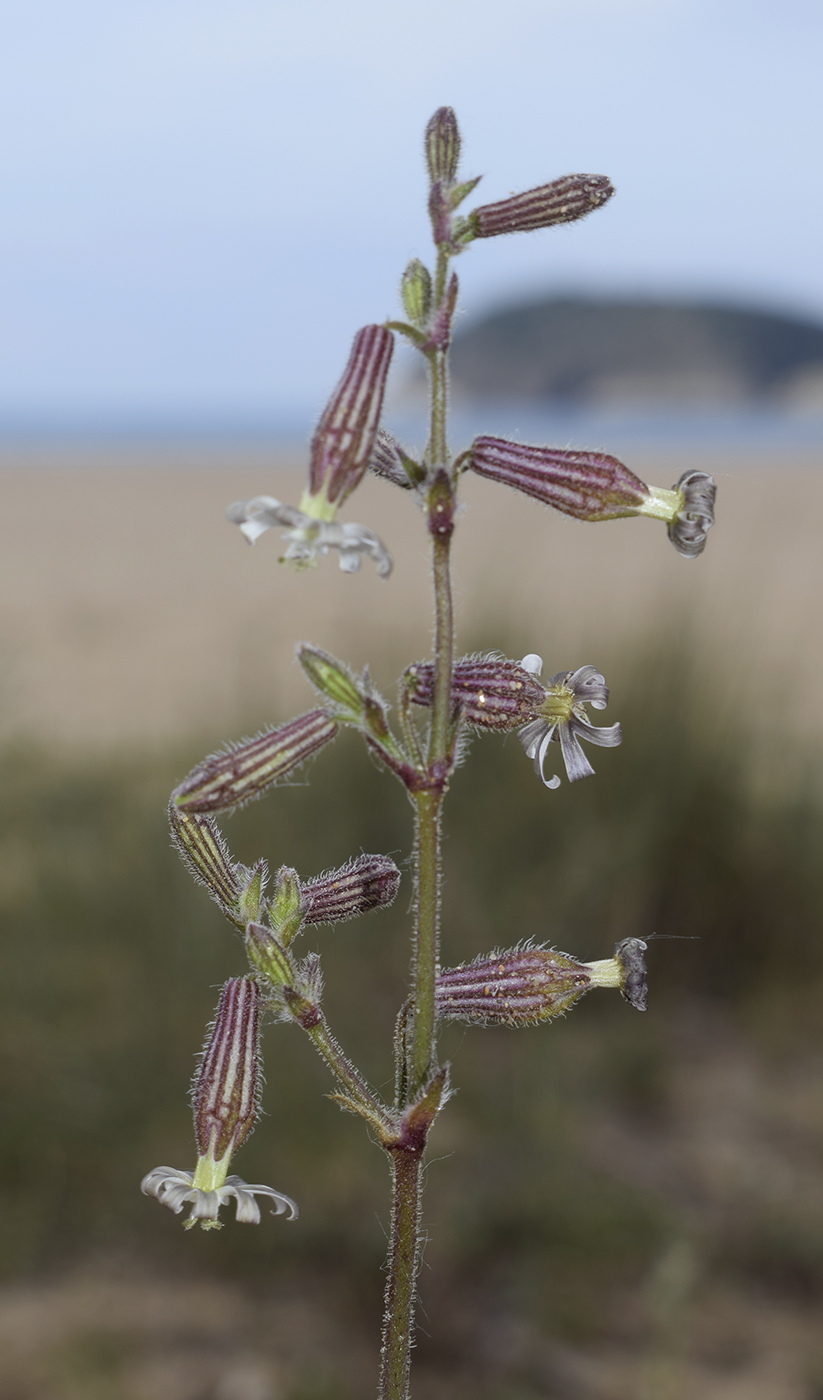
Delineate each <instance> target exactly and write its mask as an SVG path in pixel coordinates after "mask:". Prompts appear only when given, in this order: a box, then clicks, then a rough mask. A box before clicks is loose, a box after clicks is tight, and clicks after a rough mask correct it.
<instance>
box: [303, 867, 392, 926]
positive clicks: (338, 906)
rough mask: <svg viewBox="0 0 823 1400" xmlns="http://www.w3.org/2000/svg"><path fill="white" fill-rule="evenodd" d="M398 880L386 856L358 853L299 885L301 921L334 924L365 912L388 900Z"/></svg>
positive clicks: (385, 903)
mask: <svg viewBox="0 0 823 1400" xmlns="http://www.w3.org/2000/svg"><path fill="white" fill-rule="evenodd" d="M399 884H400V871H399V870H398V868H397V866H396V865H395V863H394V861H393V860H389V857H388V856H378V855H375V856H358V857H357V859H356V860H351V861H349V863H348V865H344V866H341V868H340V869H339V870H330V871H328V872H327V873H326V874H325V875H318V876H317V878H316V879H314V880H309V881H307V882H306V883H305V884H304V885H303V890H302V906H303V918H304V921H305V922H306V923H307V924H336V923H342V921H343V920H344V919H353V918H356V916H357V915H358V914H367V913H368V911H369V910H370V909H378V908H381V907H383V906H385V905H387V904H391V903H392V901H393V899H394V897H395V895H396V894H397V888H398V885H399Z"/></svg>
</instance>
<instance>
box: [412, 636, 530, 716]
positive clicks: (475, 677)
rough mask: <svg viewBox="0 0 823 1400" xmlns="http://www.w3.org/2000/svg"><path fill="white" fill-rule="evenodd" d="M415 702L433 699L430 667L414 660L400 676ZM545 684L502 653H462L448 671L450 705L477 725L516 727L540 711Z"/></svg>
mask: <svg viewBox="0 0 823 1400" xmlns="http://www.w3.org/2000/svg"><path fill="white" fill-rule="evenodd" d="M403 684H404V686H405V687H406V688H407V690H408V693H409V696H410V698H411V699H412V700H413V701H414V703H415V704H416V705H426V706H430V705H432V704H433V702H434V667H433V665H432V663H431V662H430V661H418V662H416V663H415V665H414V666H410V667H409V668H408V670H407V671H406V672H405V674H404V677H403ZM545 695H546V691H545V687H544V686H542V685H541V684H540V682H539V681H538V680H537V678H536V677H535V676H534V675H532V674H531V673H530V672H529V671H527V670H525V669H524V668H523V667H522V666H520V665H519V664H518V663H517V662H516V661H509V660H507V658H506V657H504V656H495V655H493V654H492V655H488V656H464V657H462V658H461V659H460V660H459V661H458V662H457V663H456V664H455V667H454V672H453V675H452V705H453V707H454V709H455V710H457V709H458V708H459V709H460V710H461V711H462V713H463V716H464V718H465V719H466V721H467V722H468V723H469V724H471V725H474V726H475V727H476V728H478V729H496V730H508V729H519V728H520V726H521V725H524V724H528V723H529V722H530V721H531V720H534V719H536V718H537V716H538V715H539V714H540V706H541V704H542V703H543V701H544V699H545Z"/></svg>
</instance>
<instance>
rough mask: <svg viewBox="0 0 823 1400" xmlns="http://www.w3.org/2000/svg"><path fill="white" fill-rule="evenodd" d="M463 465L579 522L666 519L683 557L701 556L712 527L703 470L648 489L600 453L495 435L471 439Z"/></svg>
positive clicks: (710, 491) (710, 489) (710, 484)
mask: <svg viewBox="0 0 823 1400" xmlns="http://www.w3.org/2000/svg"><path fill="white" fill-rule="evenodd" d="M466 466H467V468H470V469H471V470H472V471H474V472H477V474H478V476H485V477H488V478H489V480H490V481H499V482H502V484H503V485H504V486H512V487H513V488H514V489H515V490H516V491H522V492H523V493H524V495H526V496H532V497H533V498H534V499H535V500H536V501H542V502H543V504H544V505H547V506H554V508H555V510H559V511H562V512H563V514H564V515H573V516H574V517H575V518H576V519H577V520H618V519H620V518H621V517H622V516H627V515H649V516H651V517H652V518H653V519H656V520H664V521H665V522H666V524H667V526H668V530H669V538H670V540H671V541H672V543H673V545H674V547H675V549H676V550H677V551H678V553H679V554H682V555H683V556H684V557H685V558H687V559H694V558H695V557H696V556H697V555H698V554H700V553H701V552H702V550H703V548H704V546H705V543H706V535H707V532H708V531H709V530H710V529H711V527H712V525H713V524H714V499H715V495H716V489H717V488H716V487H715V484H714V481H713V480H712V478H711V477H710V476H708V475H707V474H706V472H684V473H683V475H682V476H681V477H680V479H679V480H678V481H677V482H676V484H675V485H674V486H673V487H672V488H671V490H666V489H665V488H663V487H659V486H647V485H646V483H645V481H642V480H641V479H640V477H639V476H636V475H635V473H634V472H633V471H631V470H630V469H629V468H628V467H626V466H624V464H623V463H622V462H619V461H618V459H617V458H616V457H610V456H608V455H607V454H606V453H604V452H580V451H571V450H567V449H564V448H560V447H535V446H532V445H531V444H529V443H523V442H509V441H507V440H506V439H505V438H496V437H479V438H475V441H474V443H473V444H472V447H471V450H470V454H469V458H468V461H467V463H466Z"/></svg>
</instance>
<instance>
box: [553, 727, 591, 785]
mask: <svg viewBox="0 0 823 1400" xmlns="http://www.w3.org/2000/svg"><path fill="white" fill-rule="evenodd" d="M560 747H561V749H562V750H563V762H564V763H565V765H566V772H567V774H568V776H569V782H570V783H577V782H579V781H580V779H581V778H590V777H592V775H593V774H594V769H593V768H592V766H591V764H590V763H589V760H588V759H587V757H586V755H585V754H584V752H583V750H582V749H581V747H580V743H579V741H578V739H577V736H576V734H574V733H573V732H572V730H571V727H570V726H569V725H568V724H561V725H560Z"/></svg>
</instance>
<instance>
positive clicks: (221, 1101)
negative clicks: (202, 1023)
mask: <svg viewBox="0 0 823 1400" xmlns="http://www.w3.org/2000/svg"><path fill="white" fill-rule="evenodd" d="M259 1022H260V991H259V988H258V985H257V982H256V981H255V979H254V978H253V977H234V978H232V979H231V980H230V981H229V982H227V983H226V985H225V986H224V988H223V991H222V993H221V996H220V1002H219V1005H218V1007H217V1013H216V1015H215V1019H214V1026H213V1028H212V1031H211V1035H210V1036H209V1040H208V1042H207V1044H206V1047H205V1050H204V1051H203V1058H202V1060H201V1062H200V1067H199V1069H198V1071H197V1077H196V1079H195V1082H194V1091H193V1095H192V1105H193V1108H194V1135H195V1139H196V1141H197V1151H198V1154H199V1156H200V1157H201V1158H209V1159H210V1160H211V1161H213V1162H223V1161H224V1159H227V1158H228V1157H231V1156H232V1155H233V1153H234V1152H236V1150H237V1148H238V1147H239V1146H240V1145H241V1143H242V1142H244V1141H245V1139H246V1138H247V1137H248V1136H249V1133H250V1132H251V1131H252V1129H253V1127H254V1125H255V1122H256V1120H257V1115H258V1111H259V1088H260V1055H259V1038H260V1025H259Z"/></svg>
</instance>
